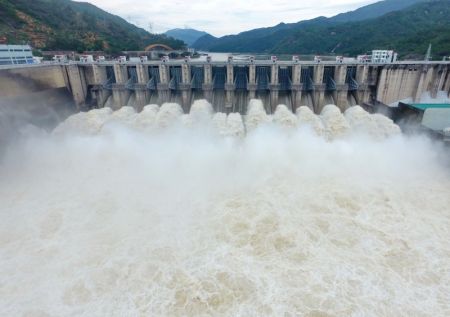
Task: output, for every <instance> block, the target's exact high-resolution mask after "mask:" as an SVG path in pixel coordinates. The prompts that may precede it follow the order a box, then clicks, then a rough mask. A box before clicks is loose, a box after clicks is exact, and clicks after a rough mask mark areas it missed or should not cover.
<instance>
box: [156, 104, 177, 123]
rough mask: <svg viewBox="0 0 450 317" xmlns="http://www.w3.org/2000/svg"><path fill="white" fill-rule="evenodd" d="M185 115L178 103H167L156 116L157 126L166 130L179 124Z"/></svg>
mask: <svg viewBox="0 0 450 317" xmlns="http://www.w3.org/2000/svg"><path fill="white" fill-rule="evenodd" d="M182 115H183V109H182V108H181V106H180V105H179V104H177V103H165V104H163V105H162V106H161V108H160V109H159V111H158V114H157V115H156V124H157V125H158V127H160V128H166V127H168V126H170V125H173V124H175V123H176V122H178V121H179V120H180V118H181V116H182Z"/></svg>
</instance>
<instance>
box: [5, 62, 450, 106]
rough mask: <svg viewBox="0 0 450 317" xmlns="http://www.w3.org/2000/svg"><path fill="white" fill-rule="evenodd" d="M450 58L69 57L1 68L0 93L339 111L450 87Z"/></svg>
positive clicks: (97, 102) (84, 101)
mask: <svg viewBox="0 0 450 317" xmlns="http://www.w3.org/2000/svg"><path fill="white" fill-rule="evenodd" d="M449 68H450V64H449V63H448V62H421V61H418V62H396V63H392V64H341V63H336V62H321V63H313V62H272V61H254V62H250V61H232V62H195V61H192V62H191V61H188V62H185V61H169V62H162V61H161V62H146V63H131V62H127V63H118V62H103V63H71V64H60V65H56V64H54V65H39V66H35V67H23V68H12V69H2V70H0V84H1V85H0V97H1V96H8V97H13V96H20V95H24V94H30V93H34V92H38V91H42V90H48V89H56V88H65V89H66V91H67V92H68V93H70V95H71V98H72V99H73V101H74V104H75V105H76V107H77V109H79V110H82V109H83V110H85V109H92V108H102V107H105V106H107V107H111V108H112V109H119V108H121V107H122V106H126V105H128V106H133V107H135V108H136V110H138V111H140V110H141V109H142V107H143V106H145V105H146V104H159V105H161V104H163V103H165V102H176V103H179V104H180V105H182V107H183V110H184V111H185V112H186V113H187V112H189V109H190V106H191V105H192V103H193V101H194V100H198V99H206V100H208V101H209V102H210V103H211V104H212V105H213V106H214V110H215V111H219V112H226V113H229V112H240V113H246V111H247V109H246V108H247V104H248V101H249V100H250V99H254V98H258V99H261V100H262V101H263V104H264V106H265V108H266V111H267V113H269V114H270V113H273V112H274V111H275V109H276V106H277V105H278V104H284V105H286V106H287V107H288V108H289V109H290V110H292V111H293V112H295V109H297V108H298V107H300V106H303V105H304V106H308V107H309V108H310V109H311V110H313V111H314V112H315V113H320V112H321V110H322V108H323V107H324V106H325V105H326V104H335V105H337V106H338V107H339V108H340V109H341V111H345V110H346V109H347V108H348V107H350V106H353V105H356V104H363V103H367V102H372V101H378V102H382V103H384V104H391V103H394V102H396V101H398V100H401V99H405V98H412V99H414V100H418V99H420V96H421V95H422V94H423V93H424V92H429V93H430V95H431V96H432V97H433V96H436V94H437V92H438V91H442V90H443V91H446V92H447V94H448V92H449V90H450V71H449Z"/></svg>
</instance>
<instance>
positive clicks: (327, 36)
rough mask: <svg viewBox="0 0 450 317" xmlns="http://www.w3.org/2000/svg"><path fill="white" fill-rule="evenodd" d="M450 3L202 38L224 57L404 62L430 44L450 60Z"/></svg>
mask: <svg viewBox="0 0 450 317" xmlns="http://www.w3.org/2000/svg"><path fill="white" fill-rule="evenodd" d="M449 17H450V0H440V1H427V2H419V3H417V4H414V5H412V6H410V7H408V8H405V9H403V10H400V11H395V12H390V13H387V14H385V15H383V16H380V17H377V18H372V19H367V20H363V21H354V22H336V21H334V20H333V18H330V19H327V18H323V17H321V18H317V19H314V20H309V21H303V22H299V23H296V24H280V25H278V26H276V27H272V28H266V29H257V30H253V31H248V32H244V33H241V34H238V35H235V36H226V37H222V38H219V39H216V38H205V39H204V38H200V39H199V40H198V41H197V43H196V44H194V46H195V47H198V44H199V43H201V46H202V47H198V48H201V49H207V50H210V51H219V52H228V51H230V52H269V53H287V54H288V53H296V54H330V53H336V54H339V55H341V54H343V55H357V54H361V53H364V52H367V51H370V50H372V49H394V50H396V51H397V52H399V53H400V55H401V56H407V55H408V56H411V55H416V56H419V55H423V54H424V53H425V51H426V49H427V46H428V44H429V43H432V44H433V54H434V56H435V57H438V56H448V55H450V18H449Z"/></svg>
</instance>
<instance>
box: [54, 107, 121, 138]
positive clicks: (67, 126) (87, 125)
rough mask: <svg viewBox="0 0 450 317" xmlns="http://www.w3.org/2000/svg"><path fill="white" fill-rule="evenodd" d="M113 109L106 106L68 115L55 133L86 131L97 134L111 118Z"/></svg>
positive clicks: (86, 132)
mask: <svg viewBox="0 0 450 317" xmlns="http://www.w3.org/2000/svg"><path fill="white" fill-rule="evenodd" d="M112 113H113V111H112V110H111V108H108V107H105V108H100V109H92V110H90V111H89V112H79V113H77V114H74V115H72V116H70V117H68V118H67V119H66V120H65V121H64V122H62V123H61V124H60V125H59V126H58V127H56V129H55V130H54V131H53V133H54V134H64V133H74V132H76V133H85V134H97V133H99V132H100V131H101V129H102V128H103V125H104V124H105V123H106V122H108V121H109V120H110V119H111V115H112Z"/></svg>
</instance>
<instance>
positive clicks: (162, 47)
mask: <svg viewBox="0 0 450 317" xmlns="http://www.w3.org/2000/svg"><path fill="white" fill-rule="evenodd" d="M144 50H145V51H146V52H148V51H173V48H171V47H170V46H167V45H165V44H158V43H156V44H150V45H149V46H147V47H146V48H145V49H144Z"/></svg>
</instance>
